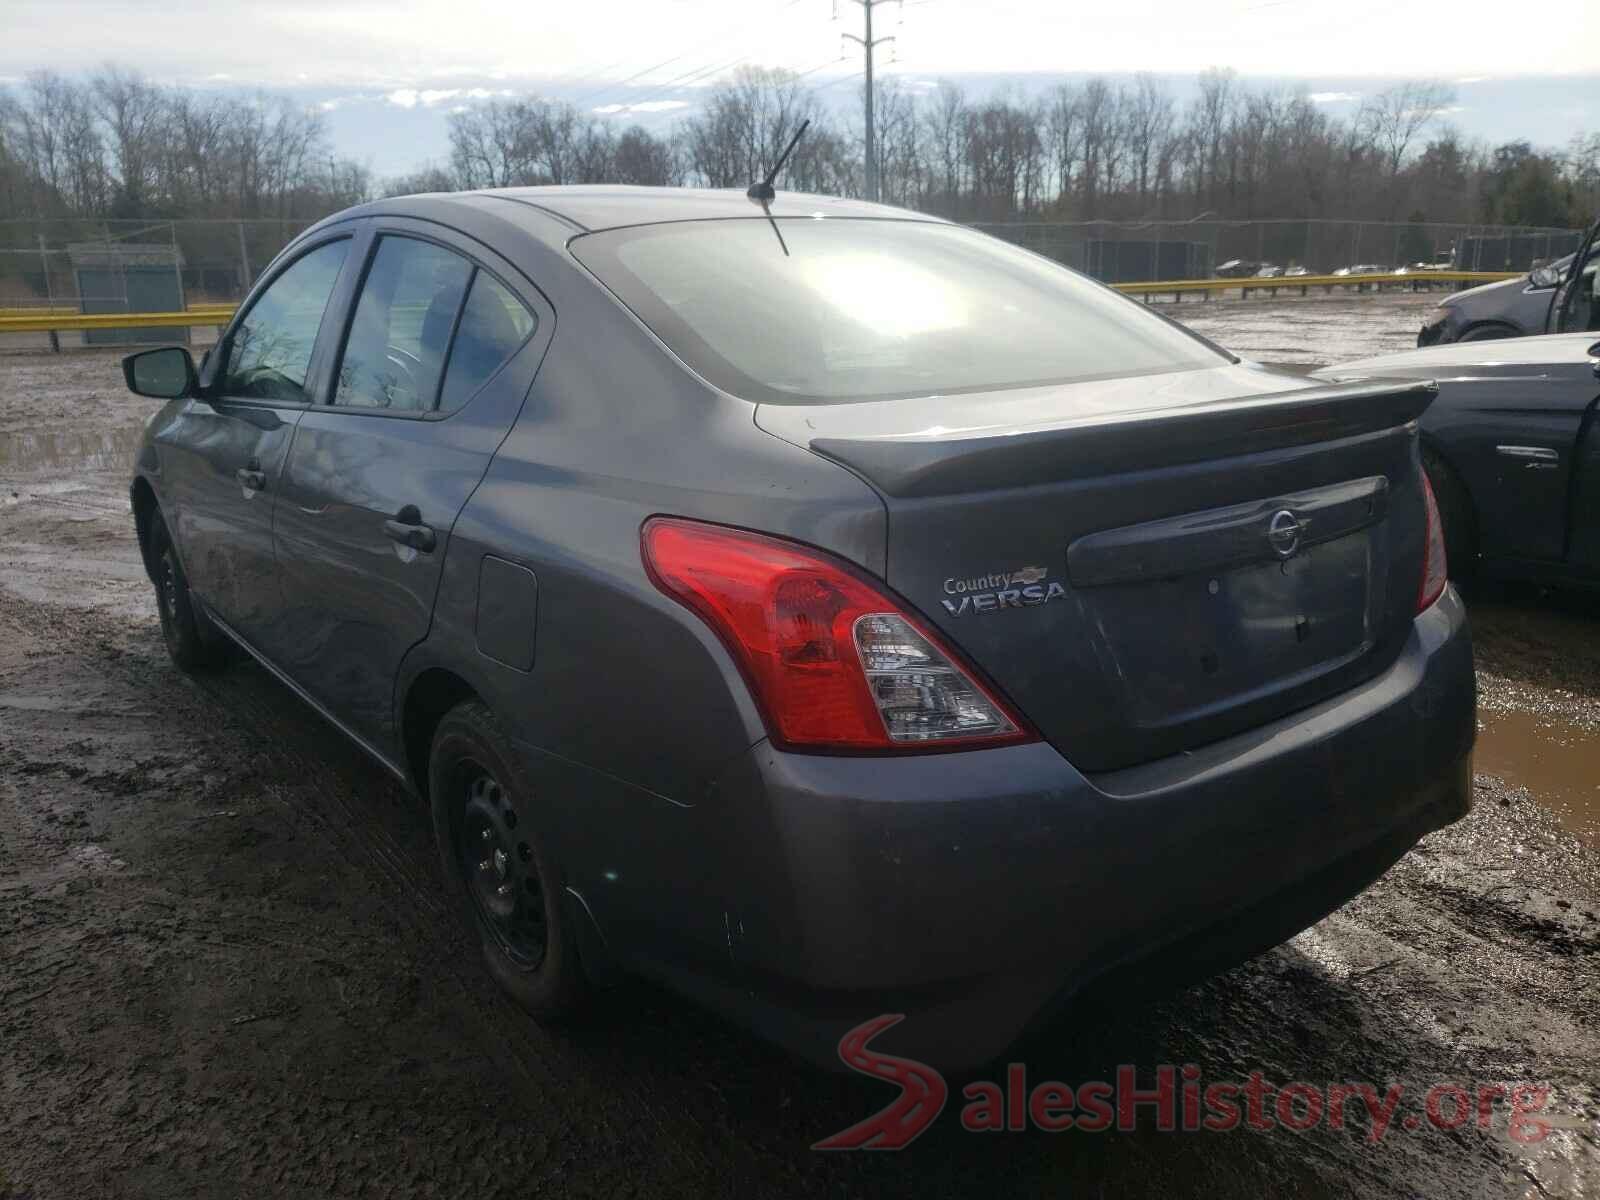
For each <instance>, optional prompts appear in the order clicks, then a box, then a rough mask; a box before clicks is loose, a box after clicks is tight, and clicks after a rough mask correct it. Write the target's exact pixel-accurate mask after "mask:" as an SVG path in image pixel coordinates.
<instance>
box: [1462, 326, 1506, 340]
mask: <svg viewBox="0 0 1600 1200" xmlns="http://www.w3.org/2000/svg"><path fill="white" fill-rule="evenodd" d="M1516 336H1517V331H1516V330H1515V329H1513V328H1511V326H1509V325H1474V326H1473V327H1472V328H1471V329H1469V330H1467V331H1466V332H1465V333H1463V334H1462V335H1461V337H1460V338H1459V339H1458V340H1459V341H1463V342H1497V341H1500V340H1501V339H1502V338H1512V337H1516Z"/></svg>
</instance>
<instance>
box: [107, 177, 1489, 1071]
mask: <svg viewBox="0 0 1600 1200" xmlns="http://www.w3.org/2000/svg"><path fill="white" fill-rule="evenodd" d="M757 190H758V189H756V188H752V193H755V192H757ZM767 197H768V201H769V202H768V203H765V204H753V203H752V202H751V200H750V199H747V197H746V195H745V194H744V193H741V192H726V191H706V190H693V189H678V188H660V189H654V188H608V187H567V188H561V187H553V188H516V189H507V190H501V191H492V192H480V193H470V192H469V193H459V194H453V195H435V196H413V197H402V198H393V199H385V200H379V201H375V202H373V203H370V204H366V205H363V206H361V207H358V208H354V209H351V210H348V211H346V212H343V213H339V214H336V215H335V216H333V217H329V218H327V219H326V220H323V221H321V222H319V223H318V224H316V225H315V226H313V227H312V228H311V229H309V230H308V231H306V232H305V233H303V234H301V235H300V236H299V237H298V238H297V239H296V240H295V241H294V242H293V243H292V244H291V245H290V246H289V247H288V248H287V249H285V250H284V251H283V253H282V254H281V255H280V256H279V257H278V259H277V260H276V261H275V262H274V263H273V264H272V265H271V267H269V268H268V270H267V272H266V273H265V275H264V276H263V278H262V279H261V281H260V282H259V283H258V284H257V285H256V286H255V288H254V289H253V290H252V291H251V293H250V295H249V296H248V297H247V298H246V300H245V302H244V304H243V305H242V306H241V307H240V309H239V311H238V313H237V315H236V316H235V317H234V318H233V320H232V322H231V324H230V325H229V327H228V329H227V330H226V331H225V333H224V335H223V337H222V339H221V341H220V342H219V344H218V347H217V349H216V350H215V351H214V352H213V353H212V354H211V355H210V356H209V358H208V360H207V361H206V363H205V365H204V367H203V368H202V369H201V370H199V371H198V372H197V371H196V369H195V367H194V364H193V362H192V360H191V359H190V357H189V354H188V351H187V350H185V349H183V348H181V347H173V348H168V349H163V350H154V351H146V352H144V353H140V354H135V355H132V356H131V357H129V358H128V359H127V360H126V362H125V371H126V376H127V380H128V384H129V386H130V387H131V388H132V389H133V390H134V391H135V392H137V393H139V394H142V395H148V396H153V397H157V398H159V399H162V400H163V401H165V404H164V406H163V407H162V408H161V409H160V410H159V411H158V412H156V413H155V414H154V415H153V416H152V418H151V420H150V421H149V422H148V424H147V426H146V430H145V434H144V437H143V440H142V443H141V445H140V447H139V449H138V451H137V455H136V464H135V475H134V479H133V482H132V488H131V497H132V502H133V513H134V520H135V525H136V529H137V534H138V541H139V547H140V550H141V552H142V555H143V561H144V564H145V567H146V569H147V571H148V574H149V576H150V579H151V580H152V582H153V583H154V585H155V591H156V602H157V608H158V612H159V614H160V618H161V627H162V632H163V635H164V636H165V639H166V642H167V647H168V649H169V651H170V652H171V655H172V658H173V659H174V660H175V662H176V663H177V664H178V666H180V667H181V668H184V669H187V670H199V669H202V668H205V667H207V666H210V665H214V664H216V663H217V662H218V661H219V647H220V646H221V645H223V644H224V643H231V644H234V645H237V646H239V647H242V648H243V649H244V650H246V651H247V652H248V653H249V654H250V655H251V656H253V657H254V658H256V659H257V660H258V661H259V662H260V663H261V664H263V665H264V666H265V668H266V669H267V670H268V671H269V672H271V673H272V674H273V675H275V676H276V677H277V678H278V679H280V680H281V681H283V682H284V683H285V684H286V685H287V686H288V687H289V688H291V689H292V690H293V691H295V692H296V693H297V694H298V695H300V696H301V697H302V698H303V699H305V700H306V701H307V702H308V703H309V704H310V705H312V706H313V707H314V708H315V709H316V710H317V711H319V712H320V713H321V714H323V715H324V716H325V717H326V718H327V719H328V720H329V721H330V722H331V723H332V724H333V725H334V726H335V727H337V728H338V729H340V730H342V731H343V732H345V733H346V734H348V735H349V736H350V737H351V738H352V739H353V740H354V741H355V742H356V743H357V744H358V745H359V746H361V747H362V748H363V749H364V750H365V751H367V752H368V753H369V754H370V755H371V756H372V757H373V758H374V759H375V760H376V761H377V762H378V763H380V764H381V765H382V766H383V767H384V768H385V769H386V770H388V771H389V772H391V773H393V775H394V776H395V777H396V778H398V779H399V780H401V781H403V782H404V783H405V784H406V785H407V786H408V787H409V788H410V789H411V790H412V791H413V792H415V793H416V794H417V795H418V797H419V798H420V799H421V800H422V802H423V803H424V804H425V805H426V806H427V807H428V808H429V810H430V811H431V814H432V819H433V827H434V831H435V833H436V836H437V840H438V845H439V853H440V861H441V863H442V867H443V872H444V878H445V880H446V882H447V884H448V886H449V888H450V889H451V892H452V895H454V896H455V897H457V898H458V899H459V902H460V906H461V911H462V913H463V916H464V918H465V920H466V921H467V922H468V923H469V924H470V927H471V928H472V930H473V931H474V933H475V934H476V936H477V939H478V940H479V941H480V943H481V945H482V949H483V955H484V959H485V962H486V963H487V966H488V970H489V971H490V973H491V974H492V975H493V976H494V978H495V979H496V980H497V981H498V982H499V983H500V985H501V986H502V987H503V988H505V989H506V991H507V992H509V993H510V994H511V995H512V996H513V997H514V998H515V999H516V1000H517V1001H519V1002H520V1003H521V1004H522V1005H523V1006H525V1007H526V1008H527V1009H528V1010H529V1011H530V1012H531V1013H533V1014H534V1015H535V1016H537V1017H541V1018H553V1017H557V1016H561V1015H564V1014H568V1013H572V1012H574V1011H578V1010H581V1009H583V1008H584V1006H585V1004H586V1002H587V997H588V993H589V990H590V987H591V985H592V984H593V983H594V982H596V981H599V980H604V979H607V978H610V977H612V976H613V975H615V974H617V973H618V972H619V971H621V972H635V973H639V974H642V975H646V976H649V977H652V978H654V979H656V980H659V981H661V982H662V983H664V984H666V985H668V986H670V987H673V988H676V989H678V990H679V991H681V992H683V993H685V994H687V995H690V996H692V997H694V998H696V999H698V1000H699V1001H701V1002H703V1003H706V1004H709V1005H711V1006H713V1007H715V1008H718V1009H720V1010H721V1011H723V1012H726V1013H728V1014H730V1015H732V1016H734V1017H736V1018H737V1019H740V1020H742V1021H745V1022H747V1023H749V1024H750V1025H752V1026H753V1027H755V1028H757V1029H759V1030H760V1031H761V1032H762V1033H763V1034H765V1035H766V1036H769V1037H772V1038H774V1039H776V1040H778V1041H780V1042H782V1043H784V1044H786V1045H788V1046H791V1047H793V1048H794V1049H796V1050H798V1051H800V1052H801V1053H803V1054H806V1055H808V1056H809V1057H811V1058H813V1059H814V1060H816V1061H819V1062H827V1063H831V1064H834V1065H837V1061H838V1060H837V1055H838V1053H839V1051H838V1047H839V1044H840V1039H841V1037H842V1036H843V1035H844V1034H845V1033H846V1032H847V1031H848V1030H850V1029H851V1028H852V1027H855V1026H857V1025H858V1024H859V1023H860V1022H861V1021H863V1020H865V1019H868V1018H873V1017H877V1016H879V1015H880V1014H883V1013H905V1014H908V1015H907V1016H906V1019H905V1020H904V1021H903V1023H901V1024H899V1025H896V1026H895V1028H894V1029H892V1030H890V1031H889V1032H888V1033H886V1034H885V1035H884V1037H883V1039H882V1040H883V1042H884V1043H885V1045H886V1048H888V1049H890V1050H892V1051H894V1052H898V1053H905V1054H913V1055H915V1056H916V1057H918V1058H920V1059H922V1060H924V1061H929V1062H933V1063H936V1064H942V1065H949V1066H952V1067H956V1068H960V1067H971V1066H975V1065H977V1064H980V1063H984V1062H987V1061H990V1060H991V1059H992V1058H993V1057H994V1056H995V1055H998V1054H1000V1053H1002V1052H1003V1051H1004V1050H1005V1049H1006V1047H1007V1046H1008V1045H1009V1044H1010V1043H1011V1042H1012V1041H1013V1039H1014V1038H1015V1037H1016V1035H1017V1034H1018V1032H1019V1031H1021V1030H1023V1029H1024V1028H1026V1027H1028V1026H1030V1025H1031V1024H1033V1023H1034V1022H1036V1021H1037V1020H1040V1019H1042V1018H1043V1017H1044V1016H1045V1015H1047V1014H1049V1013H1051V1012H1053V1011H1054V1009H1055V1006H1056V1005H1057V1004H1058V1003H1059V1002H1061V1001H1062V999H1063V998H1065V997H1069V996H1071V995H1072V994H1073V993H1075V992H1076V991H1077V990H1078V989H1080V988H1082V987H1084V986H1086V985H1087V984H1089V983H1090V982H1091V981H1095V980H1099V979H1103V978H1105V977H1106V976H1108V975H1111V974H1113V973H1115V972H1116V971H1118V970H1121V969H1122V968H1128V969H1129V970H1130V971H1131V972H1132V974H1128V975H1125V976H1124V978H1127V979H1130V980H1131V979H1134V978H1135V977H1136V976H1138V973H1139V972H1143V971H1146V970H1153V969H1157V968H1158V966H1159V965H1160V964H1165V965H1164V966H1159V969H1161V970H1170V969H1172V968H1173V967H1174V966H1175V965H1177V969H1179V970H1180V971H1189V970H1194V969H1195V968H1196V967H1197V966H1201V965H1203V966H1205V967H1208V968H1215V967H1217V966H1220V965H1224V964H1226V963H1229V962H1232V961H1237V960H1238V959H1240V958H1243V957H1247V956H1249V955H1250V954H1253V953H1255V952H1257V951H1259V950H1261V949H1264V948H1265V947H1267V946H1270V945H1273V944H1275V943H1276V942H1278V941H1281V940H1282V939H1284V938H1286V937H1289V936H1292V935H1293V934H1295V933H1296V932H1298V931H1299V930H1301V929H1302V928H1304V927H1306V926H1307V925H1309V924H1310V923H1312V922H1313V921H1316V920H1318V919H1319V918H1320V917H1321V916H1322V915H1324V914H1325V913H1326V912H1328V911H1329V910H1331V909H1333V908H1335V907H1337V906H1338V905H1339V904H1341V903H1343V902H1344V901H1345V900H1346V899H1347V898H1348V897H1349V896H1351V895H1353V894H1354V893H1355V892H1357V891H1359V890H1361V889H1362V888H1364V887H1365V886H1366V885H1367V884H1368V883H1370V882H1371V881H1372V880H1373V879H1375V878H1377V877H1378V876H1379V875H1380V874H1382V872H1383V871H1385V870H1386V869H1387V868H1388V867H1389V866H1390V865H1391V864H1392V863H1393V862H1395V861H1396V860H1397V859H1398V858H1399V857H1400V856H1401V855H1402V854H1404V853H1405V852H1406V850H1408V849H1409V848H1410V847H1411V846H1412V845H1413V844H1414V843H1415V842H1416V840H1417V839H1418V838H1419V837H1420V836H1422V835H1423V834H1425V833H1427V832H1428V831H1429V830H1432V829H1436V828H1438V827H1440V826H1442V825H1444V824H1447V823H1449V822H1451V821H1453V820H1455V819H1457V818H1458V817H1460V816H1461V815H1462V814H1463V813H1464V812H1465V811H1466V808H1467V806H1468V805H1469V804H1470V801H1471V793H1472V781H1471V761H1470V751H1471V746H1472V742H1473V738H1474V734H1475V730H1476V719H1475V713H1474V674H1473V665H1472V652H1471V646H1470V641H1469V637H1468V632H1467V626H1466V619H1465V613H1464V609H1463V606H1462V604H1461V601H1460V599H1459V597H1458V596H1457V595H1456V593H1455V591H1454V589H1453V588H1452V587H1450V586H1449V584H1448V582H1447V580H1446V561H1445V557H1444V541H1443V534H1442V530H1441V527H1440V524H1439V520H1438V512H1437V509H1436V506H1435V504H1434V501H1433V498H1432V494H1431V492H1430V490H1429V488H1428V484H1427V480H1426V478H1425V476H1424V475H1423V473H1422V471H1421V469H1420V467H1419V466H1418V458H1417V433H1416V423H1415V422H1416V418H1417V417H1418V416H1419V415H1420V414H1422V413H1423V412H1425V411H1426V409H1427V407H1428V405H1429V403H1430V402H1431V401H1432V399H1433V397H1434V394H1435V389H1434V387H1433V385H1432V384H1431V383H1428V382H1427V381H1425V380H1423V379H1420V378H1406V379H1400V380H1373V381H1363V382H1358V383H1335V382H1329V381H1325V380H1315V379H1308V378H1307V377H1305V376H1304V375H1302V374H1297V373H1293V372H1289V371H1282V370H1277V369H1273V368H1270V367H1264V366H1260V365H1256V364H1252V363H1245V362H1241V361H1240V360H1238V359H1237V358H1235V357H1234V356H1232V355H1230V354H1228V353H1226V352H1224V351H1222V350H1220V349H1219V348H1217V347H1215V346H1213V345H1212V344H1211V343H1209V342H1207V341H1205V340H1204V339H1202V338H1200V337H1198V336H1196V335H1194V334H1191V333H1189V332H1187V331H1185V330H1183V329H1182V328H1181V327H1179V326H1177V325H1176V324H1175V323H1173V322H1171V321H1169V320H1167V319H1166V318H1163V317H1160V316H1157V315H1155V314H1154V313H1152V312H1150V311H1149V310H1147V309H1146V308H1145V307H1144V306H1143V305H1142V304H1140V303H1138V302H1136V301H1134V300H1131V299H1129V298H1127V297H1123V296H1119V295H1118V294H1116V293H1115V292H1112V291H1111V290H1109V289H1107V288H1104V287H1102V286H1101V285H1099V284H1098V283H1095V282H1094V281H1092V280H1089V279H1086V278H1085V277H1083V276H1081V275H1079V274H1076V273H1074V272H1072V271H1069V270H1067V269H1066V268H1064V267H1061V266H1059V265H1057V264H1055V263H1052V262H1049V261H1048V260H1046V259H1043V258H1040V257H1038V256H1036V255H1033V254H1030V253H1028V252H1026V251H1024V250H1021V249H1018V248H1016V247H1014V246H1011V245H1009V244H1007V243H1005V242H1002V241H999V240H996V239H993V238H990V237H987V236H985V235H983V234H981V233H978V232H976V231H974V230H971V229H966V228H963V227H961V226H959V225H954V224H950V223H947V222H944V221H940V220H937V219H932V218H929V217H926V216H922V215H919V214H915V213H911V212H905V211H902V210H899V209H893V208H888V207H883V206H879V205H873V204H865V203H860V202H856V201H849V200H840V199H835V198H830V197H823V196H802V195H793V196H790V195H779V196H777V197H775V198H772V197H771V196H770V192H768V193H767ZM402 969H404V968H403V965H402ZM1143 986H1148V985H1143Z"/></svg>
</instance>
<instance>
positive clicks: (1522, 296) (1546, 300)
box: [1417, 222, 1600, 346]
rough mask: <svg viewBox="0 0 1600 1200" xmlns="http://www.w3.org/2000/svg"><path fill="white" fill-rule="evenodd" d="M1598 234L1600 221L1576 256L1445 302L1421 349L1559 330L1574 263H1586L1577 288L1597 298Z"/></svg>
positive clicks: (1425, 326)
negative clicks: (1560, 312) (1561, 304)
mask: <svg viewBox="0 0 1600 1200" xmlns="http://www.w3.org/2000/svg"><path fill="white" fill-rule="evenodd" d="M1597 230H1600V222H1597V223H1596V224H1595V225H1594V226H1593V227H1592V228H1591V229H1590V230H1589V232H1588V234H1587V236H1586V237H1585V238H1584V241H1583V243H1582V244H1581V245H1580V246H1579V247H1578V249H1577V251H1576V252H1574V253H1572V254H1568V255H1566V256H1565V257H1563V258H1558V259H1556V260H1555V261H1554V262H1550V263H1546V264H1545V265H1544V266H1542V267H1536V268H1535V269H1534V270H1532V271H1530V272H1529V273H1528V274H1526V275H1523V276H1521V277H1519V278H1517V279H1502V280H1500V281H1499V282H1498V283H1486V284H1483V285H1482V286H1481V287H1475V288H1468V289H1467V290H1466V291H1464V292H1457V293H1455V294H1454V295H1453V296H1449V297H1447V298H1446V299H1444V300H1442V301H1440V302H1439V307H1438V308H1436V309H1434V310H1433V311H1432V312H1431V313H1429V314H1428V315H1427V317H1426V318H1424V320H1423V322H1422V328H1421V330H1419V331H1418V333H1417V345H1418V346H1436V345H1445V344H1447V343H1450V342H1480V341H1493V340H1498V339H1500V338H1512V337H1526V336H1528V335H1530V334H1537V333H1558V332H1560V331H1561V327H1560V325H1559V324H1558V321H1557V314H1558V311H1559V309H1560V301H1561V300H1562V299H1563V297H1564V296H1565V294H1566V292H1567V290H1568V287H1569V285H1570V284H1572V282H1573V278H1574V274H1573V263H1575V262H1581V263H1582V264H1583V266H1582V267H1581V268H1580V269H1579V270H1578V272H1577V276H1576V279H1577V282H1576V287H1577V290H1578V291H1579V292H1580V293H1585V294H1587V295H1590V296H1592V295H1593V294H1594V289H1595V268H1596V265H1597V263H1600V245H1597V244H1596V238H1595V234H1596V231H1597Z"/></svg>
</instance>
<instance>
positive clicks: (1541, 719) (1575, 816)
mask: <svg viewBox="0 0 1600 1200" xmlns="http://www.w3.org/2000/svg"><path fill="white" fill-rule="evenodd" d="M1478 719H1479V723H1480V724H1479V729H1478V745H1477V749H1476V750H1475V751H1474V752H1473V755H1472V769H1473V770H1474V771H1481V772H1483V773H1484V774H1485V775H1495V776H1498V777H1499V778H1501V779H1503V780H1505V781H1506V782H1507V783H1509V784H1511V785H1512V786H1513V787H1525V788H1527V789H1528V791H1529V792H1530V793H1532V795H1533V798H1534V799H1535V800H1537V801H1539V802H1540V803H1541V804H1543V805H1544V806H1545V807H1546V808H1548V809H1550V810H1551V811H1552V812H1553V813H1555V815H1556V819H1557V820H1559V821H1560V822H1561V824H1562V825H1563V826H1564V827H1565V828H1566V829H1567V830H1568V831H1570V832H1571V833H1573V834H1576V835H1577V836H1578V838H1580V839H1581V840H1582V841H1584V842H1586V843H1588V844H1589V845H1590V846H1593V847H1595V848H1596V849H1600V733H1596V732H1593V731H1590V730H1586V729H1584V728H1582V727H1581V726H1579V725H1576V724H1574V723H1573V722H1571V721H1565V720H1563V719H1561V718H1560V717H1552V716H1543V715H1540V714H1538V713H1530V712H1523V711H1520V710H1513V711H1510V712H1492V713H1489V712H1480V713H1479V716H1478Z"/></svg>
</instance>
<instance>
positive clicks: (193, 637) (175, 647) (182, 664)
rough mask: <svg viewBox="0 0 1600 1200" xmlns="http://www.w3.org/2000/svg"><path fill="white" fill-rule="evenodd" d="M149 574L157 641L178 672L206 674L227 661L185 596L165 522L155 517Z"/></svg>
mask: <svg viewBox="0 0 1600 1200" xmlns="http://www.w3.org/2000/svg"><path fill="white" fill-rule="evenodd" d="M149 561H150V573H151V576H152V577H153V582H154V583H155V588H156V612H157V613H158V614H159V615H160V617H161V638H162V640H163V641H164V642H166V644H167V653H168V654H170V655H171V656H172V661H173V662H174V663H176V664H177V665H178V669H179V670H181V671H187V672H190V673H193V672H197V671H209V670H213V669H215V668H217V667H220V666H222V665H224V664H225V663H226V662H227V661H228V651H227V648H226V646H225V645H224V644H223V643H224V642H225V641H226V639H225V638H224V637H223V635H222V634H220V633H218V632H217V631H216V630H215V629H213V628H212V627H211V625H210V623H209V622H208V621H207V620H206V619H205V618H204V617H203V616H201V614H200V612H199V610H198V608H197V607H196V606H195V602H194V597H193V596H191V595H190V594H189V579H188V577H187V576H186V575H184V573H183V564H182V563H181V562H179V561H178V552H177V550H175V549H174V548H173V545H172V537H171V535H170V534H168V533H167V526H166V522H164V521H163V520H162V519H161V517H160V515H159V514H157V516H156V518H155V520H154V521H153V522H152V523H151V528H150V558H149Z"/></svg>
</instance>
